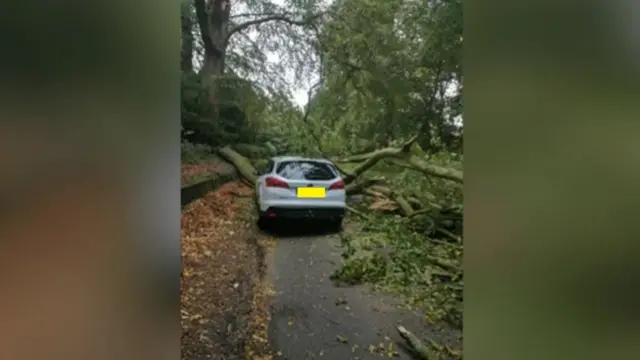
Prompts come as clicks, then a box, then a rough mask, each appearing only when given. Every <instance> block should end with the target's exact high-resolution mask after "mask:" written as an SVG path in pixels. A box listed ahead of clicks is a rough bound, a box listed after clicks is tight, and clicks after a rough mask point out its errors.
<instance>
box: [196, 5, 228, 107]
mask: <svg viewBox="0 0 640 360" xmlns="http://www.w3.org/2000/svg"><path fill="white" fill-rule="evenodd" d="M195 7H196V15H197V18H198V25H199V26H200V34H201V35H202V43H203V45H204V64H203V67H202V70H201V71H202V72H203V74H204V75H206V76H207V77H208V88H209V102H210V103H211V105H212V106H213V108H214V117H215V118H216V119H217V118H218V116H219V114H220V99H219V91H218V80H219V78H220V76H221V75H223V74H224V65H225V55H226V51H227V45H228V44H227V37H228V33H229V14H230V12H231V5H230V2H229V0H195Z"/></svg>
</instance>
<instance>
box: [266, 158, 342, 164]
mask: <svg viewBox="0 0 640 360" xmlns="http://www.w3.org/2000/svg"><path fill="white" fill-rule="evenodd" d="M271 160H273V161H274V162H278V163H279V162H283V161H317V162H324V163H329V164H333V162H332V161H331V160H328V159H323V158H310V157H303V156H274V157H272V158H271Z"/></svg>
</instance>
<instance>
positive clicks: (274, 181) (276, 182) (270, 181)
mask: <svg viewBox="0 0 640 360" xmlns="http://www.w3.org/2000/svg"><path fill="white" fill-rule="evenodd" d="M264 186H266V187H276V188H284V189H288V188H289V184H287V182H286V181H283V180H280V179H278V178H274V177H268V178H266V179H265V180H264Z"/></svg>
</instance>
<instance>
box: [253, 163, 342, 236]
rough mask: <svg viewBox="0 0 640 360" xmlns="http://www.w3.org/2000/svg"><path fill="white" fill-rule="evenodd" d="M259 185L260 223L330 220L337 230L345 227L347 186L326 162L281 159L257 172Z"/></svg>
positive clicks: (332, 166) (332, 165) (333, 167)
mask: <svg viewBox="0 0 640 360" xmlns="http://www.w3.org/2000/svg"><path fill="white" fill-rule="evenodd" d="M257 175H258V179H257V181H256V184H255V191H256V202H257V207H258V214H259V218H260V220H259V224H260V225H261V226H263V225H266V224H267V223H268V222H270V220H274V219H280V218H283V219H303V218H312V219H318V220H327V221H329V222H330V225H331V227H332V229H333V230H335V231H338V230H340V228H341V227H342V219H343V217H344V214H345V207H346V202H345V198H346V195H345V183H344V181H343V180H342V178H341V177H340V173H339V172H338V169H337V168H336V167H335V165H334V164H333V163H332V162H331V161H329V160H326V159H313V158H304V157H297V156H278V157H273V158H271V159H269V162H268V164H267V166H266V168H264V169H260V170H258V171H257Z"/></svg>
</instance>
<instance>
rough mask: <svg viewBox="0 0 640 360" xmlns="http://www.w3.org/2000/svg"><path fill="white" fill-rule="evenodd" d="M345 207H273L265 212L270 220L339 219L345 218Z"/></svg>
mask: <svg viewBox="0 0 640 360" xmlns="http://www.w3.org/2000/svg"><path fill="white" fill-rule="evenodd" d="M344 213H345V210H344V208H343V207H322V208H301V207H295V208H293V207H279V206H271V207H269V208H268V209H267V211H265V212H264V215H265V216H267V217H270V218H276V219H277V218H286V219H337V218H342V217H344Z"/></svg>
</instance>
